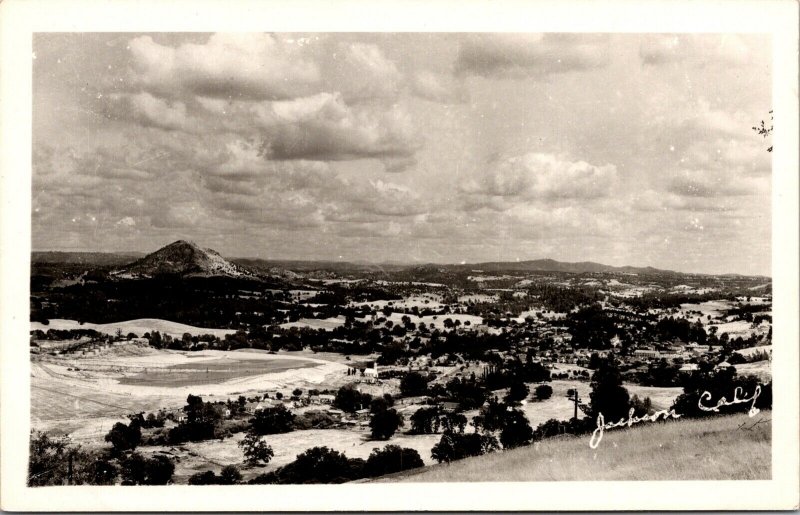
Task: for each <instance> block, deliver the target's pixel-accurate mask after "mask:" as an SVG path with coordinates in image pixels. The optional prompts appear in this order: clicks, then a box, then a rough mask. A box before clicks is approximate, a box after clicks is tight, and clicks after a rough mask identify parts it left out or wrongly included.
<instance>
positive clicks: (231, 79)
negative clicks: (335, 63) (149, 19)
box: [128, 33, 320, 99]
mask: <svg viewBox="0 0 800 515" xmlns="http://www.w3.org/2000/svg"><path fill="white" fill-rule="evenodd" d="M128 46H129V47H130V51H131V55H132V57H133V65H134V69H135V74H134V80H135V83H136V84H138V85H141V86H142V87H144V88H147V89H148V90H150V91H152V92H155V93H158V94H160V95H168V96H171V95H174V94H175V93H176V92H180V91H185V92H189V93H192V94H195V95H199V96H204V97H210V98H237V99H238V98H244V99H286V98H294V97H296V96H298V94H302V93H303V91H306V92H310V91H311V88H312V87H313V86H314V85H315V84H317V83H318V82H319V80H320V73H319V68H318V66H317V65H316V64H315V63H313V62H311V61H310V60H309V59H308V58H307V57H306V55H307V53H306V51H305V50H304V48H303V46H302V45H299V44H298V43H297V42H293V43H290V42H287V41H285V40H283V39H281V38H280V37H277V36H273V35H270V34H239V33H225V34H214V35H212V36H211V37H210V38H209V40H208V41H207V42H206V43H205V44H194V43H184V44H182V45H180V46H178V47H177V48H174V47H171V46H165V45H160V44H158V43H156V42H155V41H153V39H152V38H151V37H150V36H140V37H137V38H134V39H133V40H131V41H130V43H129V45H128Z"/></svg>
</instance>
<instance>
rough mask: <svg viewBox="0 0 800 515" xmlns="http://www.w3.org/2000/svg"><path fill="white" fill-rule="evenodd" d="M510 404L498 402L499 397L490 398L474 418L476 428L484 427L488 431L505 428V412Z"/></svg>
mask: <svg viewBox="0 0 800 515" xmlns="http://www.w3.org/2000/svg"><path fill="white" fill-rule="evenodd" d="M506 411H508V406H507V405H506V404H504V403H502V402H498V401H497V398H494V399H490V400H489V403H488V404H487V405H486V406H484V407H482V408H481V411H480V414H479V415H478V416H476V417H475V418H473V419H472V421H473V423H474V424H475V427H476V428H479V427H482V428H483V429H484V430H486V431H498V430H500V429H502V428H503V421H504V420H505V414H506Z"/></svg>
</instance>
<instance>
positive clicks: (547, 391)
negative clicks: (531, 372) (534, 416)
mask: <svg viewBox="0 0 800 515" xmlns="http://www.w3.org/2000/svg"><path fill="white" fill-rule="evenodd" d="M534 395H536V398H537V399H538V400H540V401H544V400H547V399H549V398H550V397H552V395H553V387H552V386H550V385H549V384H540V385H539V386H537V387H536V389H535V390H534Z"/></svg>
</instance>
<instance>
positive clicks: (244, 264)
mask: <svg viewBox="0 0 800 515" xmlns="http://www.w3.org/2000/svg"><path fill="white" fill-rule="evenodd" d="M142 256H143V257H142ZM31 260H32V262H33V263H34V264H50V263H69V264H86V265H87V266H114V267H121V268H118V269H116V270H114V271H113V272H112V276H114V277H117V278H136V277H153V276H157V275H165V274H171V275H182V276H189V277H214V276H225V277H242V278H253V277H258V276H271V277H282V278H287V279H295V278H298V277H299V275H298V274H303V273H308V272H314V271H328V272H334V273H348V272H361V273H364V272H366V273H381V272H400V271H409V272H414V271H419V272H435V271H439V272H450V273H470V272H473V271H474V272H475V273H481V272H482V273H494V274H496V273H502V272H523V273H524V272H565V273H576V274H580V273H622V274H636V275H680V274H683V273H682V272H675V271H672V270H661V269H658V268H653V267H649V266H648V267H634V266H610V265H604V264H602V263H595V262H592V261H581V262H576V263H569V262H563V261H556V260H554V259H536V260H528V261H508V262H506V261H492V262H485V263H466V264H435V263H430V264H399V263H366V262H360V263H353V262H344V261H303V260H267V259H257V258H231V259H226V258H223V257H222V256H221V255H220V254H219V253H218V252H216V251H214V250H211V249H203V248H200V247H199V246H198V245H196V244H194V243H192V242H189V241H184V240H178V241H176V242H174V243H171V244H169V245H167V246H166V247H163V248H161V249H159V250H157V251H155V252H153V253H151V254H147V255H143V254H142V253H135V252H124V253H102V252H49V251H48V252H33V253H32V256H31ZM478 271H479V272H478ZM688 275H691V274H688ZM725 275H736V274H725Z"/></svg>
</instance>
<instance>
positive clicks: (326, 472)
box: [250, 445, 423, 484]
mask: <svg viewBox="0 0 800 515" xmlns="http://www.w3.org/2000/svg"><path fill="white" fill-rule="evenodd" d="M422 465H423V462H422V458H420V456H419V453H418V452H417V451H415V450H414V449H407V448H401V447H398V446H396V445H387V446H386V447H384V448H383V449H374V450H373V451H372V454H370V456H369V458H367V459H366V460H363V459H360V458H348V457H347V456H346V455H345V454H344V453H341V452H338V451H335V450H332V449H329V448H328V447H313V448H311V449H308V450H306V451H305V452H303V453H301V454H298V455H297V458H296V459H295V460H294V461H293V462H291V463H289V464H288V465H284V466H283V467H279V468H278V469H277V470H274V471H272V472H268V473H266V474H261V475H259V476H257V477H255V478H253V479H252V480H251V481H250V483H251V484H310V483H344V482H347V481H353V480H356V479H363V478H366V477H375V476H380V475H384V474H391V473H395V472H400V471H403V470H408V469H412V468H417V467H421V466H422Z"/></svg>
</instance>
